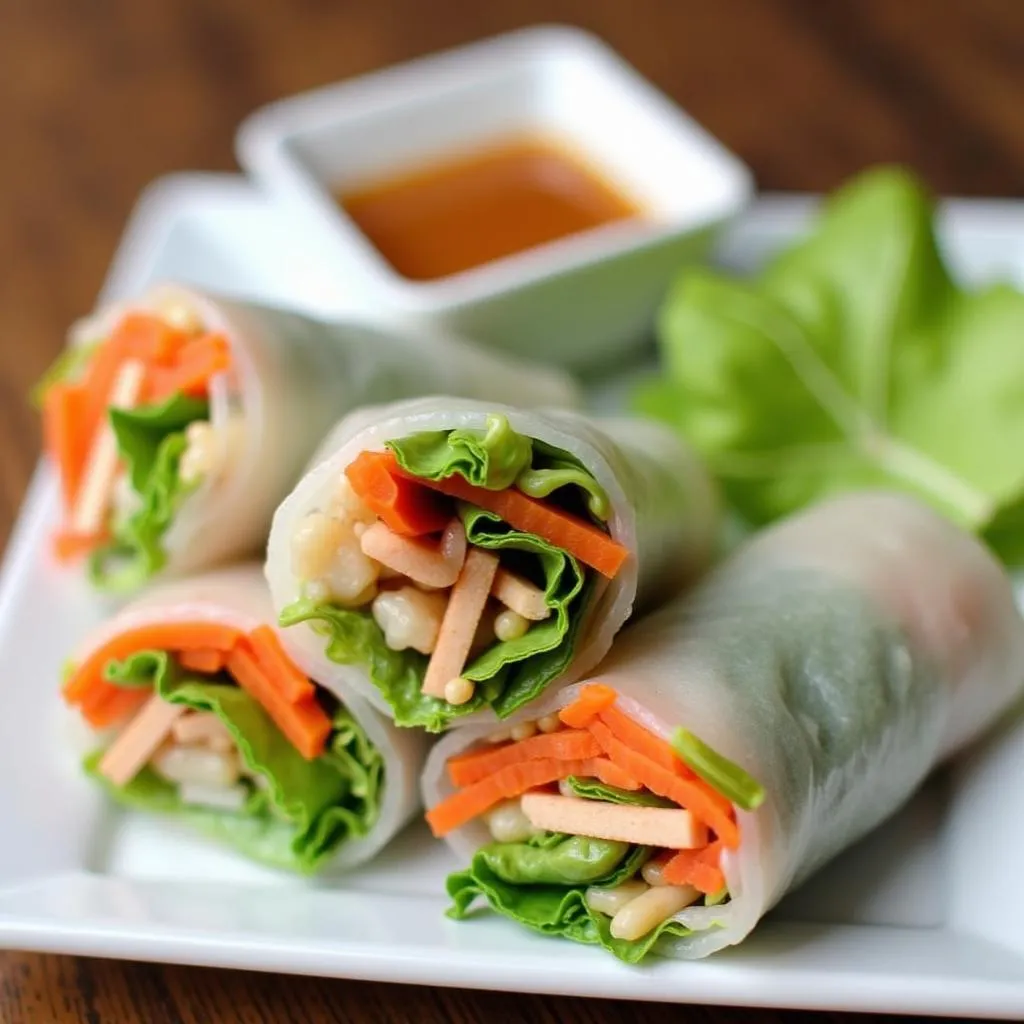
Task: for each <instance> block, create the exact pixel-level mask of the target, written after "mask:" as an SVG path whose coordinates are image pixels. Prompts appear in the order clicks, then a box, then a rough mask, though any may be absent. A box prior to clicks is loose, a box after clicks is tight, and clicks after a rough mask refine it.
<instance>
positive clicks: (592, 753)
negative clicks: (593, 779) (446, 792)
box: [448, 729, 601, 786]
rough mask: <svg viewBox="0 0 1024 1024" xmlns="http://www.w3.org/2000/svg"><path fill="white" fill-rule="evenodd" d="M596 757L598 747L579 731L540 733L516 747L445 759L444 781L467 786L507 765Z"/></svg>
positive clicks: (587, 733) (489, 748) (476, 751)
mask: <svg viewBox="0 0 1024 1024" xmlns="http://www.w3.org/2000/svg"><path fill="white" fill-rule="evenodd" d="M600 753H601V746H600V744H599V743H598V742H597V740H595V739H594V737H593V736H591V735H590V733H589V732H585V731H583V730H582V729H574V730H568V729H567V730H563V731H562V732H552V733H541V734H540V735H539V736H531V737H530V738H529V739H526V740H521V741H520V742H518V743H506V744H503V745H502V746H500V747H488V748H486V749H484V750H474V751H471V752H470V753H468V754H462V755H460V756H459V757H452V758H449V760H448V778H450V779H451V780H452V785H454V786H471V785H472V784H473V783H474V782H479V781H480V780H481V779H485V778H486V777H487V776H488V775H490V774H492V773H493V772H496V771H498V770H499V769H501V768H507V767H508V766H509V765H513V764H520V763H522V762H525V761H539V760H542V759H546V760H551V759H554V760H556V761H580V760H583V759H585V758H589V757H598V756H599V755H600Z"/></svg>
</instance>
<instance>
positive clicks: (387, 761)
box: [74, 564, 428, 872]
mask: <svg viewBox="0 0 1024 1024" xmlns="http://www.w3.org/2000/svg"><path fill="white" fill-rule="evenodd" d="M196 621H209V622H217V623H224V624H226V625H231V626H234V627H236V628H238V629H240V630H243V631H245V632H250V631H252V630H254V629H256V628H257V627H259V626H262V625H270V626H274V616H273V613H272V610H271V604H270V596H269V594H268V593H267V585H266V581H265V580H264V578H263V574H262V571H261V569H260V566H259V565H258V564H250V565H244V566H237V567H232V568H229V569H221V570H219V571H216V572H212V573H209V574H206V575H204V576H198V577H195V578H194V579H189V580H173V581H167V582H165V583H163V584H161V585H159V586H156V587H153V588H152V589H151V590H148V591H147V592H146V593H145V594H143V595H142V596H141V597H139V598H138V599H137V600H135V601H133V602H132V603H130V604H127V605H125V606H124V607H123V608H122V609H121V610H120V611H119V612H118V613H117V614H116V615H114V616H112V617H111V618H109V619H107V620H106V621H105V622H103V623H102V624H101V625H100V626H99V627H97V629H96V630H95V631H93V633H92V634H91V635H89V636H88V637H87V638H86V639H85V640H84V642H83V643H82V644H81V645H80V646H79V647H78V649H77V650H76V652H75V654H74V660H75V661H80V660H82V659H83V658H84V657H86V656H87V655H88V654H89V653H90V652H92V651H93V650H95V649H96V648H97V647H99V646H101V645H102V644H103V643H105V642H106V641H108V640H110V639H111V638H112V637H114V636H117V635H118V634H120V633H124V632H126V631H127V630H130V629H135V628H138V627H141V626H147V625H152V624H155V623H167V622H196ZM275 628H276V627H275ZM311 678H312V679H313V682H315V683H318V684H320V680H319V679H317V678H316V677H315V676H312V677H311ZM333 692H334V693H335V695H336V696H337V697H338V698H339V699H340V700H341V701H342V703H344V705H345V706H346V707H347V708H348V710H349V711H350V712H351V713H352V716H353V718H354V719H355V720H356V721H357V722H358V723H359V725H360V726H361V727H362V728H363V729H364V730H365V732H366V734H367V736H368V737H369V738H370V740H371V741H372V742H373V744H374V745H375V746H376V747H377V749H378V750H379V751H380V752H381V754H382V756H383V759H384V789H383V798H382V800H381V803H380V813H379V815H378V817H377V820H376V822H375V823H374V825H373V826H372V828H371V829H370V831H369V832H368V833H367V834H366V835H365V836H361V837H353V838H350V839H347V840H345V842H344V843H343V844H342V846H341V847H340V848H339V849H338V851H337V852H336V854H335V855H333V857H332V859H331V862H330V865H329V868H328V870H329V871H332V872H333V871H342V870H346V869H349V868H353V867H356V866H358V865H360V864H363V863H366V862H367V861H369V860H370V859H371V858H373V857H374V855H375V854H377V853H378V852H379V851H380V850H381V849H383V847H384V846H386V845H387V843H388V842H390V841H391V839H392V838H393V837H394V836H395V835H396V834H397V833H398V832H399V831H400V830H401V829H402V828H403V827H404V826H405V824H406V823H407V822H408V821H409V820H410V819H411V818H412V817H413V815H414V814H415V813H416V812H417V811H418V810H419V808H420V796H419V778H420V773H421V770H422V767H423V763H424V760H425V758H426V755H427V747H428V743H427V741H426V738H425V737H423V736H422V735H420V734H418V733H416V732H414V731H412V730H400V729H396V728H395V726H394V725H392V723H391V722H390V721H388V720H387V719H385V718H383V717H382V716H381V715H379V714H378V713H377V712H376V711H375V710H374V709H373V708H372V707H370V706H369V705H368V704H367V703H366V702H365V701H364V700H362V699H361V698H360V697H359V696H358V695H357V694H356V693H354V692H353V691H352V690H351V689H349V688H348V687H346V686H344V685H342V686H336V687H334V688H333Z"/></svg>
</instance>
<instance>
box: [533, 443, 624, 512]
mask: <svg viewBox="0 0 1024 1024" xmlns="http://www.w3.org/2000/svg"><path fill="white" fill-rule="evenodd" d="M516 487H517V488H519V490H521V491H522V492H523V494H528V495H529V496H530V497H531V498H546V497H548V495H550V494H553V493H554V492H555V491H558V490H561V489H562V488H564V487H577V488H579V490H580V491H582V492H583V494H584V495H585V499H586V504H587V511H588V512H589V513H590V515H591V516H592V517H593V518H594V519H596V520H597V521H598V522H601V523H605V522H607V521H608V517H609V516H610V515H611V502H610V501H609V500H608V495H607V493H606V492H605V489H604V488H603V487H602V486H601V485H600V484H599V483H598V482H597V481H596V480H595V479H594V478H593V476H592V475H591V474H590V473H588V472H587V471H586V470H585V469H584V468H583V465H582V463H580V462H579V461H578V460H577V459H574V458H571V457H570V456H567V455H566V454H565V453H564V452H560V451H559V450H558V449H557V448H552V447H551V446H550V445H547V444H544V443H543V442H542V441H534V442H533V461H532V463H531V464H530V465H529V466H528V467H527V468H526V469H524V470H522V471H521V472H520V473H519V475H518V476H517V477H516Z"/></svg>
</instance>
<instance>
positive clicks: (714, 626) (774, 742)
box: [424, 493, 1024, 962]
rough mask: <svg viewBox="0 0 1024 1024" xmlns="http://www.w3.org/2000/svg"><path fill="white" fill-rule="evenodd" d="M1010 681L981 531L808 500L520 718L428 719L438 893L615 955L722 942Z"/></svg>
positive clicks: (919, 509) (1007, 603)
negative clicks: (442, 842) (458, 868)
mask: <svg viewBox="0 0 1024 1024" xmlns="http://www.w3.org/2000/svg"><path fill="white" fill-rule="evenodd" d="M1022 686H1024V620H1022V619H1021V616H1020V615H1019V614H1018V611H1017V608H1016V606H1015V602H1014V595H1013V592H1012V589H1011V585H1010V582H1009V581H1008V579H1007V577H1006V575H1005V574H1004V572H1003V571H1002V569H1001V567H1000V566H999V565H998V564H997V563H996V562H995V560H994V559H993V558H992V557H991V555H990V554H989V553H988V552H987V550H986V549H984V548H983V547H982V546H981V544H979V543H978V541H977V540H975V539H974V538H973V537H971V536H969V535H968V534H966V533H963V532H961V531H960V530H959V529H957V528H956V527H954V526H953V525H952V524H950V523H949V522H947V521H946V520H945V519H942V518H940V517H939V516H938V515H936V514H935V513H934V512H932V511H931V510H929V509H926V508H925V507H924V506H922V505H919V504H917V503H916V502H915V501H913V500H911V499H909V498H905V497H897V496H891V495H887V494H876V493H870V494H860V495H850V496H846V497H843V498H840V499H836V500H833V501H830V502H827V503H825V504H822V505H819V506H816V507H814V508H812V509H810V510H808V511H806V512H804V513H802V514H799V515H797V516H795V517H793V518H791V519H790V520H787V521H785V522H783V523H781V524H779V525H778V526H776V527H775V528H772V529H770V530H768V531H766V532H765V533H763V534H761V535H759V536H757V537H755V538H754V539H753V540H750V541H748V542H747V543H746V544H745V545H744V546H742V547H741V548H740V549H739V550H738V551H737V552H736V553H735V554H734V556H733V557H732V558H731V559H730V560H728V561H726V562H724V563H723V564H722V566H721V567H719V568H718V569H717V570H716V571H715V572H713V573H712V574H710V575H709V576H708V577H707V578H706V579H705V581H704V582H703V583H702V584H701V585H700V586H699V587H698V588H697V589H696V590H695V591H694V592H693V593H692V594H691V595H690V597H689V599H687V600H679V601H676V602H673V603H671V604H669V605H667V606H666V607H664V608H663V609H661V610H660V611H658V612H656V613H655V614H654V615H652V616H650V617H649V618H648V619H646V620H645V621H643V622H641V623H639V624H637V625H636V626H634V627H633V628H632V629H630V630H627V631H626V632H625V633H624V634H623V636H622V637H621V639H620V641H619V643H618V644H617V646H616V647H615V649H614V650H613V652H612V655H611V656H610V657H609V659H608V660H607V662H606V663H605V664H604V665H603V666H602V667H601V669H600V671H599V672H598V673H597V674H596V675H595V676H594V677H593V679H591V680H589V681H587V682H580V683H577V684H575V685H573V686H570V687H568V688H566V689H564V690H562V691H561V692H558V693H555V694H550V695H548V696H547V697H545V699H543V700H542V701H540V702H539V703H538V705H537V707H535V708H532V709H531V712H530V714H531V717H532V720H530V721H528V720H526V719H525V718H524V716H522V715H520V716H518V717H517V718H515V719H513V720H512V724H513V725H514V726H515V727H516V729H518V735H519V736H523V737H525V736H531V738H526V739H522V740H520V742H518V743H516V742H513V743H508V742H504V741H502V742H494V741H495V739H501V738H500V737H488V736H487V731H486V728H485V727H477V726H467V727H465V728H463V729H458V730H453V732H452V733H451V734H449V735H448V736H446V737H444V738H442V740H441V741H440V742H439V743H438V744H437V746H436V747H435V748H434V751H433V752H432V754H431V756H430V758H429V759H428V762H427V766H426V769H425V771H424V800H425V805H426V806H427V807H428V808H429V810H428V812H427V819H428V821H429V823H430V824H431V827H432V828H433V830H434V832H435V834H437V835H443V836H444V837H445V838H446V839H447V840H448V841H449V843H450V844H451V846H452V847H453V848H454V849H455V850H456V851H457V852H458V853H459V855H460V856H463V857H466V858H467V859H468V860H469V867H468V868H467V869H466V870H465V871H462V872H459V873H457V874H455V875H453V876H451V877H450V878H449V880H448V892H449V894H450V895H451V897H452V898H453V900H454V906H453V908H452V910H451V911H450V914H451V915H452V916H454V917H457V918H461V917H464V916H466V915H467V914H468V913H469V912H470V907H471V906H472V905H473V904H475V903H479V902H480V901H481V900H482V901H484V903H486V904H489V905H490V907H492V908H493V909H494V910H497V911H498V912H499V913H501V914H503V915H505V916H507V917H509V918H511V919H512V920H515V921H518V922H520V923H521V924H523V925H525V926H527V927H529V928H532V929H534V930H536V931H538V932H541V933H545V934H549V935H560V936H563V937H565V938H569V939H573V940H575V941H578V942H582V943H590V944H597V945H600V946H602V947H604V948H605V949H608V950H610V951H611V952H612V953H614V954H615V955H616V956H618V957H619V958H621V959H622V960H625V961H629V962H636V961H638V960H640V959H641V958H643V957H644V956H645V955H646V954H647V953H648V952H650V951H652V950H654V951H656V952H658V953H661V954H665V955H670V956H677V957H681V958H698V957H704V956H707V955H708V954H711V953H713V952H715V951H717V950H720V949H722V948H723V947H726V946H731V945H735V944H737V943H739V942H742V941H743V939H744V938H745V937H746V936H747V935H748V934H749V933H750V932H751V930H752V929H753V928H754V927H755V926H756V924H757V923H758V921H759V920H760V919H761V918H762V917H763V916H764V914H765V913H767V911H768V910H769V909H770V908H771V907H772V906H774V905H775V904H776V903H777V902H778V900H779V899H780V898H781V897H782V896H783V895H784V894H785V893H786V892H787V891H789V890H790V889H792V888H793V887H794V886H797V885H799V884H800V883H801V882H802V881H803V880H804V879H806V878H807V877H808V876H809V875H810V874H811V873H812V872H813V871H815V870H817V869H818V868H819V867H821V866H822V865H823V864H825V863H826V862H827V861H828V860H829V859H830V858H832V857H833V856H834V855H835V854H837V853H839V852H840V851H841V850H843V849H844V848H846V847H848V846H849V845H851V844H852V843H854V842H855V841H856V840H857V839H859V838H861V837H862V836H864V835H865V834H866V833H867V832H868V831H869V830H871V829H873V828H874V827H875V826H877V825H878V824H879V823H881V822H882V821H884V820H885V819H886V818H889V817H890V816H891V815H893V814H895V813H897V812H898V811H899V809H900V808H901V806H902V805H903V804H904V802H905V801H906V800H907V799H908V798H909V797H910V795H911V794H912V793H913V792H914V790H915V789H916V788H917V787H918V786H919V785H920V783H921V782H922V781H923V780H924V779H925V777H926V776H927V775H928V773H929V772H930V771H931V770H932V769H933V768H935V767H936V765H938V764H939V763H940V762H942V761H944V760H945V759H947V758H949V757H951V756H952V755H954V754H955V753H957V752H958V751H959V750H961V749H962V748H963V747H964V746H965V745H966V744H968V743H970V742H971V741H973V740H974V739H976V738H977V737H978V736H979V735H980V734H981V733H982V732H983V731H984V730H985V729H986V728H988V727H989V726H991V725H992V724H993V723H994V722H995V721H996V719H998V718H999V717H1000V716H1001V715H1002V713H1003V712H1004V711H1005V710H1006V709H1007V708H1008V707H1009V706H1010V704H1011V703H1012V702H1013V701H1014V700H1015V698H1016V697H1017V696H1018V695H1019V694H1020V693H1021V690H1022ZM538 715H539V716H540V717H539V719H538ZM531 734H533V735H531ZM556 787H557V788H556Z"/></svg>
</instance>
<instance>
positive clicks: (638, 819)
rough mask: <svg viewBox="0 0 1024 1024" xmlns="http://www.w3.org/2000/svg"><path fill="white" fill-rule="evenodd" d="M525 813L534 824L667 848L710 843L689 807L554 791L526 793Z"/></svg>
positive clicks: (639, 844)
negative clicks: (636, 804)
mask: <svg viewBox="0 0 1024 1024" xmlns="http://www.w3.org/2000/svg"><path fill="white" fill-rule="evenodd" d="M522 808H523V813H524V814H525V815H526V817H527V818H528V819H529V821H530V824H531V825H533V826H534V828H539V829H545V830H546V831H548V832H564V833H566V834H568V835H574V836H591V837H593V838H594V839H612V840H615V841H617V842H620V843H636V844H637V845H638V846H660V847H664V848H665V849H668V850H696V849H699V848H700V847H702V846H707V843H708V830H707V828H706V827H705V826H704V825H702V824H701V823H700V822H698V821H697V820H696V819H695V818H694V816H693V815H692V814H691V813H690V812H689V811H687V810H683V809H682V808H679V809H678V810H676V809H675V808H671V807H632V806H629V805H627V804H609V803H603V802H602V801H600V800H584V799H581V798H580V797H575V796H556V795H555V794H552V793H526V794H524V795H523V798H522Z"/></svg>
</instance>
